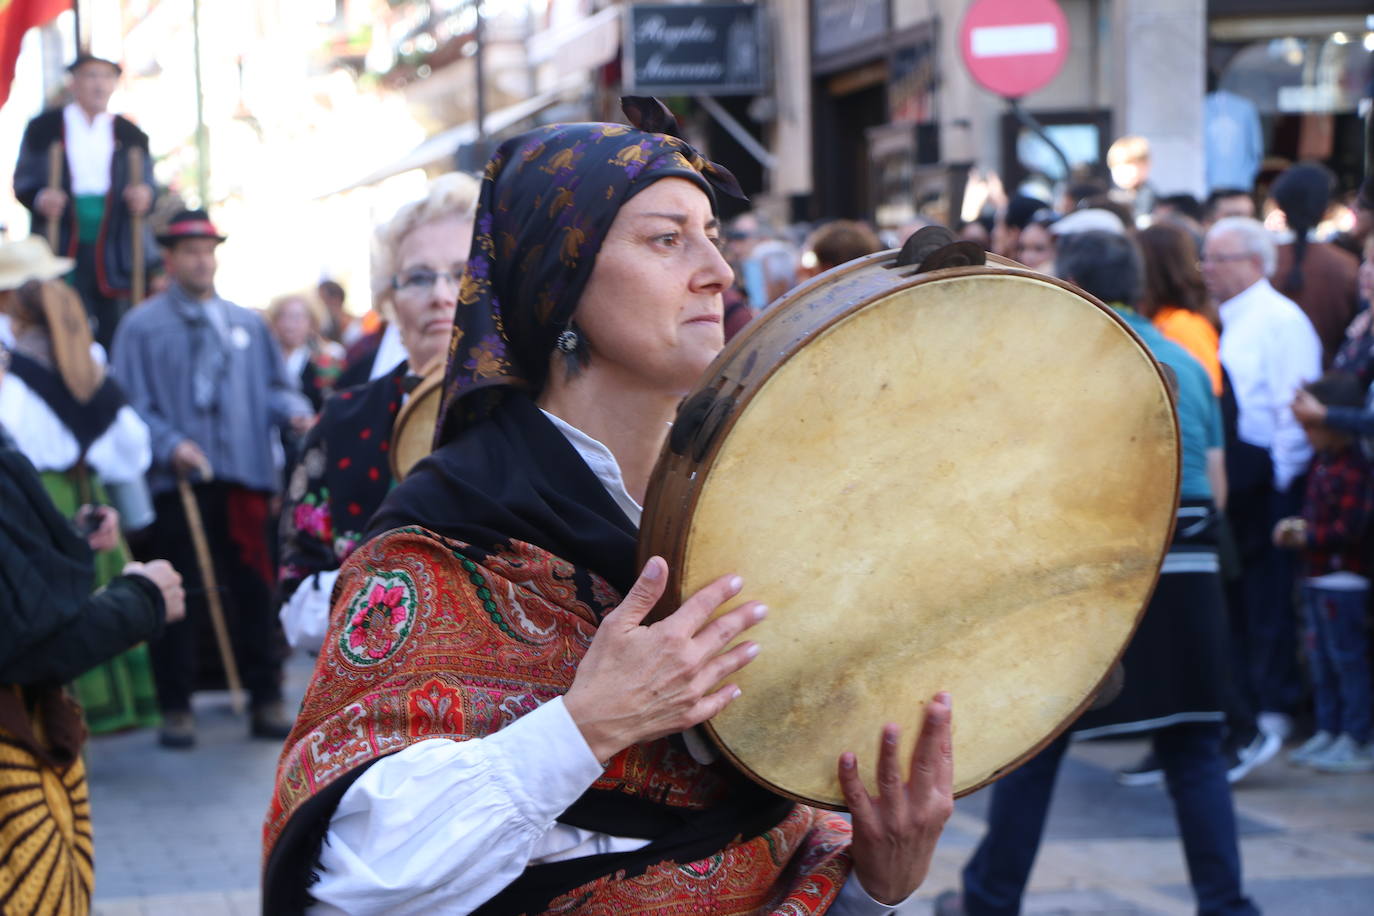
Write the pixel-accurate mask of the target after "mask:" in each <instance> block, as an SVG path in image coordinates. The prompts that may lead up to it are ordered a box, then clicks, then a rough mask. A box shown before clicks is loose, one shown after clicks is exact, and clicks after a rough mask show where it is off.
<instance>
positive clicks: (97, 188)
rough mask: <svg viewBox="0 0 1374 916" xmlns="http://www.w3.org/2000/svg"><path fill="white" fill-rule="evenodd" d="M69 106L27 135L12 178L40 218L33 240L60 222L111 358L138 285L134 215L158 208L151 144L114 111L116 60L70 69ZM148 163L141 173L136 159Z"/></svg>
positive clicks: (148, 250) (76, 281)
mask: <svg viewBox="0 0 1374 916" xmlns="http://www.w3.org/2000/svg"><path fill="white" fill-rule="evenodd" d="M67 69H68V71H69V72H70V73H71V94H72V100H71V102H69V103H68V104H66V105H64V106H63V107H61V108H53V109H49V110H48V111H45V112H43V113H42V114H40V115H38V116H37V117H36V118H34V119H33V120H31V121H30V122H29V124H28V127H27V128H26V129H25V130H24V138H23V140H22V142H21V143H20V147H19V161H18V162H17V164H16V165H15V169H14V196H15V197H16V198H17V199H18V200H19V202H20V203H22V204H23V205H24V206H25V207H27V208H28V209H29V210H30V211H31V212H32V214H33V216H32V225H31V228H30V231H31V232H32V233H33V234H35V235H43V234H46V233H47V231H48V226H49V222H50V220H56V221H57V230H58V238H57V239H55V240H51V241H52V244H53V246H54V248H55V249H56V252H57V253H58V254H60V255H62V256H64V257H69V258H74V259H75V260H76V270H75V272H74V273H73V275H72V283H73V285H74V286H75V287H76V290H77V292H78V293H80V294H81V299H82V301H83V302H84V303H85V305H86V311H87V313H88V314H89V315H90V317H91V320H92V321H93V322H94V324H95V328H94V330H95V339H96V341H97V342H98V343H99V344H100V345H101V346H103V347H104V348H105V349H106V350H107V351H108V350H109V349H110V344H111V341H113V340H114V332H115V327H116V325H118V323H119V319H120V318H121V317H122V316H123V314H124V312H125V311H126V310H127V309H128V306H129V303H128V301H127V300H128V297H129V294H130V288H131V282H132V276H133V264H134V257H133V231H134V225H133V221H132V217H133V216H136V215H138V216H141V215H144V214H147V213H149V212H150V211H151V209H152V206H153V197H154V195H153V163H152V157H151V155H150V154H149V149H148V135H147V134H145V133H144V132H143V131H142V130H140V129H139V128H138V127H137V126H135V125H134V123H133V122H132V121H130V120H129V119H128V118H125V117H123V116H122V115H116V114H111V113H110V112H109V111H108V110H107V108H108V106H109V103H110V96H111V95H113V93H114V91H115V87H116V86H117V85H118V82H119V75H120V72H121V70H120V66H119V64H117V63H115V62H114V61H109V60H105V59H103V58H99V57H93V56H91V55H89V54H82V55H80V56H78V57H77V59H76V60H75V61H74V62H73V63H72V64H71V66H70V67H68V68H67ZM54 149H58V150H60V153H61V156H62V168H61V181H60V187H51V186H50V184H49V182H50V175H49V169H50V157H51V156H52V155H53V151H54ZM133 150H138V151H140V152H141V154H142V164H141V166H140V171H139V173H138V174H134V173H133V172H132V171H131V169H130V154H131V151H133ZM143 235H144V239H143V241H144V245H143V252H144V258H145V269H146V267H151V266H153V265H155V264H156V263H157V245H156V244H155V242H154V239H153V235H152V229H151V227H149V226H147V225H146V221H145V225H144V227H143Z"/></svg>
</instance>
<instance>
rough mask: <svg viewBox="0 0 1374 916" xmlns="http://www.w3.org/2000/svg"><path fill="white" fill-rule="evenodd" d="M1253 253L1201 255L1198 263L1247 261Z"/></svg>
mask: <svg viewBox="0 0 1374 916" xmlns="http://www.w3.org/2000/svg"><path fill="white" fill-rule="evenodd" d="M1253 257H1254V255H1253V254H1214V255H1205V254H1204V255H1203V256H1202V260H1200V261H1198V263H1199V264H1224V263H1225V262H1227V261H1248V260H1250V259H1251V258H1253Z"/></svg>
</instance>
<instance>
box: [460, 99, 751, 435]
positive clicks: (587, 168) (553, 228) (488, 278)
mask: <svg viewBox="0 0 1374 916" xmlns="http://www.w3.org/2000/svg"><path fill="white" fill-rule="evenodd" d="M621 102H622V106H623V108H624V111H625V115H626V117H627V118H628V119H629V120H630V123H631V124H633V125H634V126H633V127H627V126H625V125H623V124H553V125H549V126H547V127H541V128H537V129H536V130H532V131H530V132H528V133H525V134H521V135H520V136H518V137H513V138H511V139H510V140H507V141H506V142H504V143H502V144H501V146H500V147H499V148H498V149H497V151H496V154H495V155H493V156H492V158H491V161H490V162H488V163H487V168H486V174H485V175H484V176H483V179H482V192H481V196H480V197H479V199H478V203H477V218H476V225H475V226H474V230H473V240H472V252H471V255H470V257H469V259H468V265H467V270H465V271H464V273H463V279H462V282H461V284H460V286H459V290H458V307H457V311H456V313H455V315H454V321H453V336H452V337H451V338H450V339H449V348H448V366H447V368H446V370H445V372H444V390H443V400H442V402H441V405H440V408H439V423H438V427H437V429H436V430H435V447H436V448H437V447H439V446H440V445H443V444H444V443H445V442H447V441H448V440H450V439H452V438H453V437H454V436H455V435H456V434H457V432H458V431H459V430H460V429H461V428H462V427H463V426H464V425H465V424H467V423H469V422H471V421H472V420H474V419H476V418H478V417H480V416H482V415H483V414H484V413H486V412H488V411H490V409H491V407H492V406H493V405H494V404H495V403H496V401H497V400H498V398H499V392H500V390H501V389H502V388H504V387H507V386H514V387H522V388H526V389H530V390H532V391H537V390H538V389H540V388H541V387H542V386H543V384H544V379H545V376H546V375H547V374H548V362H549V355H550V354H551V353H552V352H553V350H554V345H555V343H556V341H557V339H558V335H559V334H560V333H561V332H563V331H564V330H566V329H567V327H568V325H569V323H570V321H571V320H572V314H573V310H574V309H575V308H576V307H577V303H578V300H579V299H580V298H581V295H582V290H583V289H584V288H585V287H586V285H587V281H588V279H589V278H590V277H591V274H592V268H593V266H594V265H595V263H596V256H597V253H598V252H600V250H601V243H602V241H603V240H604V239H605V237H606V233H607V232H608V231H609V229H610V227H611V223H612V222H614V221H615V216H616V213H618V212H619V211H620V208H621V207H622V206H624V204H625V202H626V201H627V200H629V199H630V198H631V197H633V196H634V195H635V194H637V193H639V192H640V191H642V190H643V189H644V188H646V187H648V186H649V185H650V184H652V183H653V182H655V181H657V180H658V179H660V178H667V177H676V178H685V179H687V180H689V181H691V182H693V183H695V184H696V185H697V186H698V187H700V188H701V189H702V191H703V192H705V194H706V196H707V197H709V198H711V204H712V207H713V208H714V207H715V193H714V192H715V191H721V192H723V193H725V194H729V195H730V196H732V197H738V198H740V199H744V195H743V193H742V192H741V191H740V188H739V183H738V182H736V181H735V177H734V176H733V175H731V174H730V173H729V171H727V170H726V169H724V168H722V167H721V166H719V165H716V164H715V163H713V162H711V161H710V160H708V159H706V158H705V157H703V156H701V155H700V154H699V153H698V152H697V151H696V150H695V149H693V148H692V146H691V145H690V144H688V143H687V142H686V141H685V140H683V139H681V138H679V137H677V136H675V135H674V134H675V132H676V127H677V122H676V119H675V118H674V117H673V115H672V113H671V112H670V111H668V109H667V108H666V107H665V106H664V105H663V103H662V102H659V101H658V100H657V99H652V98H636V97H629V98H625V99H622V100H621ZM474 395H476V396H474Z"/></svg>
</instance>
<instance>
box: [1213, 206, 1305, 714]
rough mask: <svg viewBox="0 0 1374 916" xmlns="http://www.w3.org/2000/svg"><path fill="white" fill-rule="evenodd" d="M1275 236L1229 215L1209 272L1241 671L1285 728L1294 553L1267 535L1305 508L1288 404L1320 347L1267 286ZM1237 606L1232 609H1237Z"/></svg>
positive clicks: (1292, 645)
mask: <svg viewBox="0 0 1374 916" xmlns="http://www.w3.org/2000/svg"><path fill="white" fill-rule="evenodd" d="M1276 264H1277V252H1276V247H1275V243H1274V240H1273V238H1272V237H1271V236H1270V234H1269V232H1268V231H1267V230H1266V229H1265V228H1264V226H1263V225H1262V224H1261V223H1259V222H1258V221H1257V220H1253V219H1244V218H1240V217H1228V218H1226V219H1221V220H1218V221H1217V222H1216V223H1215V224H1213V225H1212V227H1211V228H1210V229H1209V230H1208V232H1207V238H1206V242H1205V243H1204V245H1203V254H1202V275H1203V279H1204V281H1205V282H1206V284H1207V288H1208V290H1209V291H1210V292H1211V293H1212V295H1213V297H1215V298H1216V300H1217V301H1218V302H1219V303H1220V314H1221V363H1222V366H1223V367H1224V369H1225V370H1226V374H1227V377H1228V378H1229V381H1230V386H1231V390H1232V391H1233V392H1234V395H1235V403H1236V408H1237V420H1236V431H1237V436H1238V441H1237V442H1236V443H1233V444H1232V446H1231V449H1230V454H1229V455H1228V477H1229V479H1230V482H1231V498H1230V503H1229V505H1228V507H1227V508H1228V515H1229V516H1230V518H1231V522H1232V526H1233V528H1234V529H1235V533H1236V537H1237V540H1238V542H1239V546H1240V549H1241V552H1242V562H1243V564H1244V572H1243V579H1242V586H1241V590H1240V591H1241V596H1242V597H1241V603H1242V605H1243V607H1242V608H1240V609H1235V610H1240V612H1241V615H1242V617H1243V624H1244V625H1243V626H1242V627H1240V628H1239V629H1240V632H1241V633H1242V634H1243V636H1242V639H1243V642H1242V644H1241V645H1239V646H1237V647H1236V648H1237V650H1238V652H1239V654H1240V655H1242V656H1243V658H1242V659H1240V660H1239V661H1241V662H1242V663H1243V668H1242V670H1241V671H1238V672H1236V674H1237V676H1238V677H1239V678H1240V680H1241V682H1242V685H1243V686H1244V687H1246V688H1248V691H1247V692H1249V693H1250V695H1251V698H1252V699H1253V701H1254V705H1255V708H1256V709H1257V710H1259V712H1260V715H1259V724H1260V728H1261V729H1262V730H1265V731H1270V732H1283V731H1284V730H1285V729H1286V727H1287V721H1286V716H1287V715H1288V714H1290V713H1291V712H1292V710H1293V707H1294V706H1295V705H1296V704H1297V702H1298V699H1299V694H1300V690H1301V687H1300V682H1299V680H1298V670H1297V654H1298V647H1297V633H1296V624H1295V622H1294V620H1295V617H1294V610H1293V583H1294V578H1293V577H1294V575H1295V570H1294V569H1293V563H1292V558H1291V557H1288V556H1285V555H1283V554H1282V552H1281V551H1278V550H1276V549H1275V548H1274V547H1273V545H1272V543H1271V542H1270V538H1269V533H1270V532H1271V531H1272V530H1273V527H1274V524H1275V523H1276V522H1277V521H1278V519H1280V518H1284V517H1287V516H1289V515H1292V514H1294V512H1296V511H1297V509H1298V508H1299V503H1300V501H1301V495H1302V487H1301V486H1300V485H1298V482H1299V481H1300V479H1301V478H1302V475H1303V474H1304V473H1305V472H1306V470H1307V464H1308V461H1309V460H1310V459H1311V457H1312V449H1311V446H1310V445H1309V444H1308V441H1307V437H1306V435H1304V433H1303V430H1302V426H1301V425H1300V424H1299V423H1298V421H1297V419H1296V418H1295V417H1294V416H1293V411H1292V410H1291V408H1290V406H1289V405H1291V404H1292V402H1293V397H1294V394H1295V393H1296V392H1297V391H1298V390H1299V388H1300V387H1301V386H1302V385H1304V384H1306V383H1307V382H1310V381H1313V380H1314V379H1316V378H1317V377H1318V376H1320V375H1321V367H1322V348H1321V341H1320V339H1319V338H1318V337H1317V332H1316V330H1315V329H1314V328H1313V326H1312V322H1311V321H1310V320H1309V319H1308V317H1307V315H1306V314H1305V313H1304V312H1303V311H1302V309H1301V308H1299V307H1298V305H1297V304H1296V303H1294V302H1293V301H1292V300H1291V299H1289V298H1287V297H1286V296H1284V295H1282V294H1281V293H1279V292H1278V291H1277V290H1275V289H1274V287H1273V286H1271V285H1270V283H1269V276H1270V275H1271V274H1272V273H1273V272H1274V269H1275V266H1276ZM1235 610H1233V613H1234V612H1235Z"/></svg>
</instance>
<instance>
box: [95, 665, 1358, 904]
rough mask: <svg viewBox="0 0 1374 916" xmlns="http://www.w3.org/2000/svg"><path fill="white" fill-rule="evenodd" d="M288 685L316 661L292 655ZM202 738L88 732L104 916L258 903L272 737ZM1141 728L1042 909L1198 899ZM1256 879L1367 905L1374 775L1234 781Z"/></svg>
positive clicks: (226, 717)
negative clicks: (1149, 779)
mask: <svg viewBox="0 0 1374 916" xmlns="http://www.w3.org/2000/svg"><path fill="white" fill-rule="evenodd" d="M287 671H288V677H289V692H290V696H291V697H292V699H293V700H295V699H297V698H298V697H299V696H300V694H301V692H302V691H303V689H304V685H305V682H306V680H307V679H308V677H309V675H310V663H309V660H307V659H303V658H297V659H295V660H294V661H293V662H292V663H291V664H290V665H289V666H288V669H287ZM197 716H198V724H199V729H200V744H199V746H198V747H197V748H196V749H195V750H194V751H192V752H190V753H172V752H168V751H163V750H161V749H159V748H157V747H156V746H155V744H154V740H155V739H154V735H153V734H152V733H151V732H139V733H134V734H129V735H120V736H115V737H109V738H97V739H94V740H92V741H91V743H90V748H89V752H88V756H89V761H90V780H91V795H92V798H93V808H94V817H95V829H96V907H95V912H96V913H97V914H98V916H173V914H176V916H181V914H197V916H199V914H206V916H224V914H235V916H248V914H255V913H257V912H258V891H257V885H258V867H259V838H260V828H261V823H262V816H263V812H264V811H265V810H266V807H267V797H268V793H269V790H270V787H271V783H272V775H273V770H274V768H275V765H276V760H277V751H278V748H277V747H276V746H275V745H274V744H271V743H267V742H260V741H249V740H248V739H247V738H246V736H245V732H246V726H245V724H244V723H243V722H242V721H241V720H239V719H236V718H235V717H234V716H233V714H232V713H231V712H230V710H229V707H228V703H227V700H226V698H225V697H224V695H222V694H220V695H216V694H208V695H202V696H201V697H200V698H198V707H197ZM1141 747H1142V745H1141V743H1140V742H1136V741H1131V742H1114V743H1087V744H1079V745H1077V746H1076V747H1075V748H1074V750H1073V751H1072V752H1071V754H1070V757H1069V759H1068V761H1067V763H1066V765H1065V766H1064V768H1063V770H1062V772H1061V773H1060V779H1059V788H1058V792H1057V794H1056V797H1055V802H1054V806H1053V808H1052V811H1051V814H1050V825H1049V831H1048V834H1047V839H1046V842H1045V844H1044V846H1043V847H1042V849H1041V854H1040V859H1039V861H1038V862H1037V864H1036V870H1035V873H1034V875H1033V876H1032V886H1031V894H1030V895H1029V897H1028V898H1027V902H1026V910H1025V912H1026V913H1027V914H1034V916H1050V914H1054V916H1080V914H1082V916H1086V914H1104V916H1105V914H1111V916H1147V914H1148V916H1185V914H1188V913H1192V912H1193V905H1192V897H1191V893H1190V891H1189V888H1188V882H1187V876H1186V874H1185V872H1184V867H1183V857H1182V853H1181V850H1180V847H1179V844H1178V841H1177V839H1176V837H1175V828H1174V823H1173V817H1172V809H1171V808H1170V806H1169V802H1168V798H1167V796H1166V795H1165V794H1164V790H1163V789H1162V788H1159V787H1154V788H1136V789H1126V788H1121V787H1119V786H1118V785H1117V784H1116V783H1115V781H1114V780H1113V778H1112V772H1113V768H1114V767H1116V766H1118V765H1120V764H1123V763H1128V762H1132V761H1134V760H1135V759H1136V758H1137V757H1138V756H1139V754H1140V751H1141ZM1236 803H1237V806H1238V809H1239V815H1240V828H1241V836H1242V844H1243V854H1244V861H1245V871H1246V878H1247V882H1246V883H1247V887H1248V890H1249V892H1250V894H1251V896H1252V897H1253V898H1254V899H1255V901H1256V902H1257V903H1258V904H1259V905H1260V907H1261V908H1262V909H1263V910H1264V911H1265V912H1266V913H1272V914H1302V916H1365V914H1367V913H1369V911H1370V901H1371V900H1374V775H1360V776H1321V775H1317V774H1312V773H1309V772H1306V771H1302V770H1297V769H1294V768H1292V767H1289V766H1288V765H1287V764H1286V763H1284V762H1282V761H1281V760H1276V761H1275V762H1273V763H1271V764H1269V765H1268V766H1266V767H1264V768H1262V769H1260V770H1259V771H1257V772H1256V773H1254V774H1253V775H1252V776H1251V777H1250V778H1249V779H1248V780H1246V782H1245V783H1243V784H1242V785H1241V786H1240V787H1239V788H1238V790H1237V792H1236ZM986 804H987V793H979V794H975V795H973V796H970V797H969V798H966V799H964V800H962V801H961V802H960V803H959V804H958V806H957V809H956V811H955V814H954V818H953V820H952V821H951V822H950V825H949V828H948V829H947V830H946V833H945V838H944V840H943V841H942V843H941V845H940V849H939V851H938V852H937V853H936V858H935V865H934V868H933V870H932V872H931V875H930V878H929V880H927V882H926V884H925V886H924V888H923V889H922V891H921V895H922V897H923V898H926V899H930V898H934V897H935V896H936V895H937V894H939V893H940V892H941V891H942V890H945V889H947V888H951V887H954V886H956V884H957V877H958V870H959V868H960V867H961V866H962V864H963V862H964V860H965V859H966V858H967V856H968V855H969V853H970V851H971V850H972V848H973V846H974V844H975V843H976V842H977V840H978V837H979V836H980V835H981V833H982V830H983V821H982V812H983V810H984V808H985V807H986Z"/></svg>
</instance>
